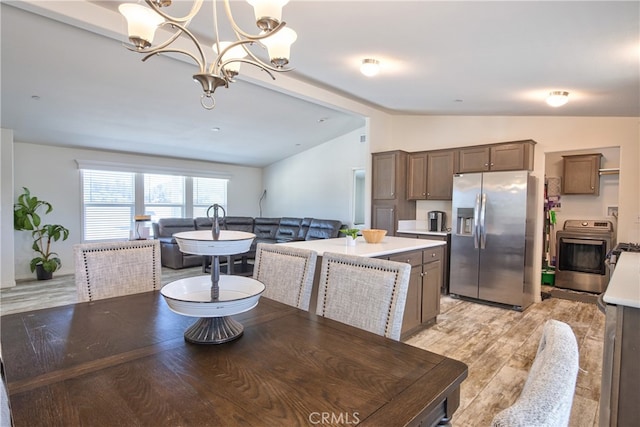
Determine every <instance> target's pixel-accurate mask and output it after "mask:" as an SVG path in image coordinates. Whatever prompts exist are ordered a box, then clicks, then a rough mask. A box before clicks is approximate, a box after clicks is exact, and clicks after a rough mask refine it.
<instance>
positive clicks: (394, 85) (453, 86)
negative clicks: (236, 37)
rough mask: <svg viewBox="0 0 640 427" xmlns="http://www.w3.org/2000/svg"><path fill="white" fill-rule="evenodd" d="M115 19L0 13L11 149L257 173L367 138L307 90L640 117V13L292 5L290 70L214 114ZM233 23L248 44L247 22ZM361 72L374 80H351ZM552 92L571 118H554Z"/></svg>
mask: <svg viewBox="0 0 640 427" xmlns="http://www.w3.org/2000/svg"><path fill="white" fill-rule="evenodd" d="M119 3H121V2H120V1H93V2H88V1H82V0H75V1H55V0H49V1H31V0H29V1H11V0H8V1H3V2H2V5H1V6H0V7H1V10H0V12H1V20H2V21H1V35H2V50H1V66H2V74H1V89H2V99H1V102H2V104H1V106H2V111H1V116H2V127H3V128H9V129H13V130H14V139H15V140H16V141H20V142H33V143H40V144H52V145H60V146H66V147H86V148H96V149H106V150H113V151H119V152H127V153H142V154H152V155H160V156H169V157H176V158H184V159H199V160H208V161H215V162H222V163H232V164H239V165H247V166H258V167H261V166H266V165H268V164H271V163H273V162H275V161H278V160H280V159H283V158H286V157H289V156H291V155H294V154H296V153H298V152H301V151H304V150H307V149H309V148H311V147H313V146H315V145H318V144H321V143H323V142H325V141H328V140H330V139H333V138H335V137H337V136H340V135H344V134H346V133H348V132H351V131H354V130H359V129H362V128H363V127H364V126H365V118H364V117H363V116H362V115H361V114H358V113H356V112H353V111H349V108H348V107H345V106H344V105H340V103H332V102H327V101H326V100H324V99H323V100H320V99H317V98H315V92H314V91H313V90H312V91H307V93H305V88H309V87H319V88H321V89H322V90H323V91H328V92H330V93H335V94H338V98H337V99H346V100H354V101H356V102H357V103H359V104H360V105H365V106H367V108H375V109H379V110H381V111H384V112H387V113H389V114H412V115H473V116H476V115H480V116H482V115H500V116H621V117H640V2H638V1H629V2H624V1H602V2H598V1H566V2H565V1H532V2H526V1H511V2H504V1H496V2H485V1H468V2H465V1H444V2H433V1H326V0H325V1H306V0H292V1H290V3H289V4H288V5H286V6H285V8H284V13H283V19H284V20H285V21H286V22H287V23H288V25H289V26H291V27H292V28H294V29H295V30H296V31H297V33H298V40H297V41H296V43H295V44H294V45H293V47H292V54H291V56H292V59H291V61H292V63H291V65H292V66H293V67H294V70H293V71H291V72H289V73H287V74H286V76H282V75H281V74H276V75H275V77H276V81H275V82H274V83H270V82H269V79H267V78H265V73H263V72H260V71H258V70H257V69H253V70H250V68H252V67H250V66H248V65H246V64H245V65H243V69H242V71H241V76H240V77H239V79H238V81H237V82H236V83H235V84H233V85H232V86H230V88H229V89H224V88H221V89H218V90H217V91H216V94H215V95H216V101H217V106H216V108H215V109H214V110H212V111H207V110H204V109H203V108H202V107H201V106H200V99H199V98H200V88H199V86H198V85H196V84H195V83H194V82H193V81H192V79H191V75H192V74H194V73H195V72H196V69H195V66H194V65H193V64H192V63H190V62H188V59H187V60H185V59H184V58H181V59H180V60H177V59H176V58H170V57H167V56H155V57H153V58H151V59H149V60H148V61H147V62H145V63H143V62H142V61H141V55H137V54H135V53H132V52H130V51H128V50H127V49H125V48H124V47H123V46H122V43H123V42H124V41H125V37H124V36H123V35H122V34H123V33H124V32H125V25H124V22H123V19H122V18H121V17H120V15H119V14H118V13H117V6H118V4H119ZM189 6H190V2H187V1H183V0H178V1H175V0H174V6H172V7H175V8H177V9H180V8H182V10H184V11H186V10H188V8H189ZM231 8H232V10H233V11H234V16H235V17H236V19H237V21H238V22H239V24H240V25H241V27H242V28H244V29H245V30H246V31H248V32H254V31H253V29H252V25H253V24H252V23H251V19H250V18H252V11H251V7H250V6H249V5H248V4H247V3H246V2H245V1H231ZM220 9H221V10H219V14H221V15H223V14H224V11H223V8H222V7H220ZM211 22H212V7H211V5H210V4H208V2H206V4H205V5H204V6H203V8H202V11H201V13H200V14H199V15H198V17H197V18H196V19H194V21H193V23H192V25H191V26H190V28H191V29H192V30H193V31H194V33H196V34H197V35H198V36H201V37H202V38H203V39H204V40H208V41H209V39H208V38H211V40H213V38H212V36H211V30H210V28H211ZM222 31H223V33H224V31H225V30H224V28H223V29H222ZM369 57H373V58H376V59H379V60H380V61H381V72H380V74H379V75H378V76H376V77H374V78H367V77H364V76H363V75H361V74H360V73H359V70H358V69H359V63H360V61H361V60H362V59H363V58H369ZM281 76H282V77H281ZM283 82H284V83H283ZM551 90H566V91H568V92H570V96H569V99H570V101H569V103H568V104H567V105H565V106H563V107H560V108H556V109H553V108H551V107H548V106H547V105H546V104H545V103H544V98H545V96H546V94H548V92H549V91H551Z"/></svg>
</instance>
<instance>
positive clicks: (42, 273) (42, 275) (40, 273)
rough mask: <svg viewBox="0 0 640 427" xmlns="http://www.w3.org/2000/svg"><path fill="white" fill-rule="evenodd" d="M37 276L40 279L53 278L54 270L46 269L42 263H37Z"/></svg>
mask: <svg viewBox="0 0 640 427" xmlns="http://www.w3.org/2000/svg"><path fill="white" fill-rule="evenodd" d="M36 277H37V278H38V280H51V279H52V278H53V272H52V271H47V270H45V269H44V267H43V266H42V264H38V265H36Z"/></svg>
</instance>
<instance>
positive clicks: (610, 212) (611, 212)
mask: <svg viewBox="0 0 640 427" xmlns="http://www.w3.org/2000/svg"><path fill="white" fill-rule="evenodd" d="M607 216H613V217H616V218H617V217H618V207H617V206H609V207H607Z"/></svg>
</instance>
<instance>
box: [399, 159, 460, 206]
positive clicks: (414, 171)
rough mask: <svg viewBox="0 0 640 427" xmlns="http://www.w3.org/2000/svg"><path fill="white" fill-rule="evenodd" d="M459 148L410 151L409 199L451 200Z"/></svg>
mask: <svg viewBox="0 0 640 427" xmlns="http://www.w3.org/2000/svg"><path fill="white" fill-rule="evenodd" d="M456 154H457V150H441V151H440V150H439V151H423V152H418V153H410V154H409V160H408V173H407V198H408V199H409V200H451V194H452V190H453V174H454V172H455V161H456Z"/></svg>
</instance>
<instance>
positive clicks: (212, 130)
mask: <svg viewBox="0 0 640 427" xmlns="http://www.w3.org/2000/svg"><path fill="white" fill-rule="evenodd" d="M211 132H220V128H219V127H217V126H216V127H214V128H211Z"/></svg>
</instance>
